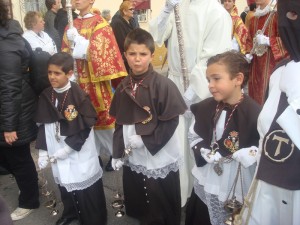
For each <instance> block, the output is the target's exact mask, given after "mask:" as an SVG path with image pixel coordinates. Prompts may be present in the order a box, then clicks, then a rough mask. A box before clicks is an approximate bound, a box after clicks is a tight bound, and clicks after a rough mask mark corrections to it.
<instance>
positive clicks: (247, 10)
mask: <svg viewBox="0 0 300 225" xmlns="http://www.w3.org/2000/svg"><path fill="white" fill-rule="evenodd" d="M248 12H249V6H246V7H245V9H244V11H243V12H242V13H241V15H240V17H241V19H242V21H243V23H245V21H246V16H247V14H248Z"/></svg>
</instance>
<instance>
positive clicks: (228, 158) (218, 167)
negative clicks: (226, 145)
mask: <svg viewBox="0 0 300 225" xmlns="http://www.w3.org/2000/svg"><path fill="white" fill-rule="evenodd" d="M243 99H244V95H243V94H242V96H241V98H240V100H239V101H238V103H236V104H235V105H234V107H233V109H232V111H231V113H230V115H229V117H228V119H227V121H226V123H225V126H224V129H223V134H224V131H225V130H226V128H227V126H228V124H229V122H230V120H231V118H232V116H233V113H234V112H235V110H236V109H237V107H238V105H239V104H240V103H241V101H242V100H243ZM223 108H224V107H221V105H220V103H218V105H217V107H216V113H215V117H214V141H213V142H212V144H211V145H210V147H211V152H210V153H208V154H207V157H208V158H209V157H211V156H213V155H214V154H216V152H217V151H218V150H219V144H218V142H217V131H216V126H217V121H218V118H219V114H220V110H221V109H223ZM231 156H232V155H229V156H226V157H222V158H221V159H220V160H219V161H218V163H216V164H215V165H214V171H215V172H216V174H217V175H218V176H221V175H222V173H223V168H222V163H230V162H231V161H232V158H231Z"/></svg>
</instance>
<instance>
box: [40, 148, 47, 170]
mask: <svg viewBox="0 0 300 225" xmlns="http://www.w3.org/2000/svg"><path fill="white" fill-rule="evenodd" d="M48 162H49V157H48V152H47V151H44V150H39V158H38V165H39V168H40V170H42V169H45V168H46V166H47V165H48Z"/></svg>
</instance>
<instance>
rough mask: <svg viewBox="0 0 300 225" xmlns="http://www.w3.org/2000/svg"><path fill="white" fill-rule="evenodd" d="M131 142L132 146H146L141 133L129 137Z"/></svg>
mask: <svg viewBox="0 0 300 225" xmlns="http://www.w3.org/2000/svg"><path fill="white" fill-rule="evenodd" d="M129 144H130V146H131V147H132V148H141V147H143V146H144V142H143V140H142V137H141V135H132V136H130V137H129Z"/></svg>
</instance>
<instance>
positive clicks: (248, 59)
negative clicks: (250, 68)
mask: <svg viewBox="0 0 300 225" xmlns="http://www.w3.org/2000/svg"><path fill="white" fill-rule="evenodd" d="M245 59H246V60H247V62H248V63H249V64H250V63H251V61H252V59H253V55H251V54H246V55H245Z"/></svg>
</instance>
